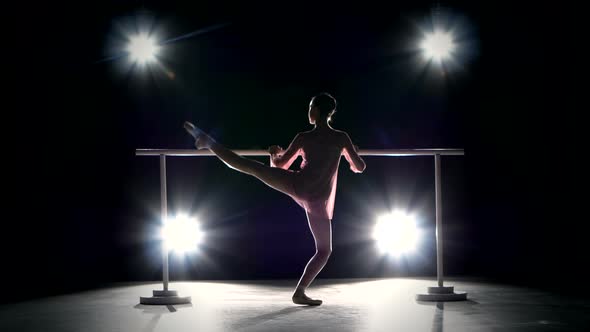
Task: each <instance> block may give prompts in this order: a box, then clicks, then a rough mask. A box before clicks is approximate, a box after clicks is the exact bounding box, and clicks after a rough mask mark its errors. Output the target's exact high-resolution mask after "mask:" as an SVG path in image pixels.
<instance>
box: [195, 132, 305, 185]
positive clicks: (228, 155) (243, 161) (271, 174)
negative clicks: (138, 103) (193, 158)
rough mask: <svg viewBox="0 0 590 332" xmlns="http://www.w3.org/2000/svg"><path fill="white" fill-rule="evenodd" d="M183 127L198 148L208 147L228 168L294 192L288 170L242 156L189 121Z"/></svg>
mask: <svg viewBox="0 0 590 332" xmlns="http://www.w3.org/2000/svg"><path fill="white" fill-rule="evenodd" d="M184 127H185V129H186V130H187V131H188V132H189V133H190V134H191V135H193V136H194V137H195V139H196V142H195V145H196V147H197V148H198V149H209V150H211V151H212V152H213V153H215V155H216V156H217V157H218V158H219V159H221V161H223V162H224V163H225V164H226V165H227V166H229V167H230V168H232V169H235V170H237V171H239V172H242V173H245V174H249V175H252V176H254V177H256V178H258V179H259V180H260V181H262V182H264V183H265V184H266V185H268V186H269V187H271V188H273V189H276V190H278V191H280V192H282V193H285V194H287V195H291V194H294V193H293V174H291V172H290V171H287V170H284V169H282V168H275V167H270V166H267V165H265V164H263V163H261V162H259V161H257V160H252V159H247V158H244V157H242V156H240V155H238V154H236V153H235V152H233V151H232V150H230V149H228V148H226V147H225V146H223V145H221V144H220V143H217V142H216V141H215V140H214V139H213V138H211V137H210V136H209V135H207V134H205V133H204V132H203V131H202V130H200V129H199V128H197V127H195V126H194V125H193V124H191V123H190V122H185V125H184Z"/></svg>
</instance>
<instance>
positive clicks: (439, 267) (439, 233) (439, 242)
mask: <svg viewBox="0 0 590 332" xmlns="http://www.w3.org/2000/svg"><path fill="white" fill-rule="evenodd" d="M434 182H435V191H436V201H435V204H436V277H437V279H438V287H443V228H442V192H441V184H440V154H436V155H434Z"/></svg>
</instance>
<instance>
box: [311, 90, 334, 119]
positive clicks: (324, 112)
mask: <svg viewBox="0 0 590 332" xmlns="http://www.w3.org/2000/svg"><path fill="white" fill-rule="evenodd" d="M334 113H336V99H334V97H332V96H331V95H330V94H328V93H325V92H323V93H320V94H319V95H316V96H314V97H313V98H311V102H310V103H309V114H308V115H309V123H311V124H316V125H317V124H324V123H325V124H327V123H329V122H331V121H332V115H334Z"/></svg>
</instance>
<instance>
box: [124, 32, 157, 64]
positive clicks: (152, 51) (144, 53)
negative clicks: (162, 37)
mask: <svg viewBox="0 0 590 332" xmlns="http://www.w3.org/2000/svg"><path fill="white" fill-rule="evenodd" d="M158 50H159V47H158V46H157V45H156V42H155V41H154V39H153V38H151V37H150V36H148V35H147V34H145V33H140V34H138V35H135V36H130V37H129V45H128V46H127V52H128V53H129V56H130V57H131V60H132V61H134V62H136V63H137V64H139V65H145V64H147V63H150V62H152V61H154V60H155V59H156V55H157V54H158Z"/></svg>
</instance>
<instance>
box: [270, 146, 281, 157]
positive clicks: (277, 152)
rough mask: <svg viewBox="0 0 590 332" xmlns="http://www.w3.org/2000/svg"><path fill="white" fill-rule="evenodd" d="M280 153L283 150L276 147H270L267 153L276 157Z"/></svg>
mask: <svg viewBox="0 0 590 332" xmlns="http://www.w3.org/2000/svg"><path fill="white" fill-rule="evenodd" d="M281 152H283V148H282V147H280V146H278V145H271V146H270V147H269V148H268V153H270V154H271V155H277V154H280V153H281Z"/></svg>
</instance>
